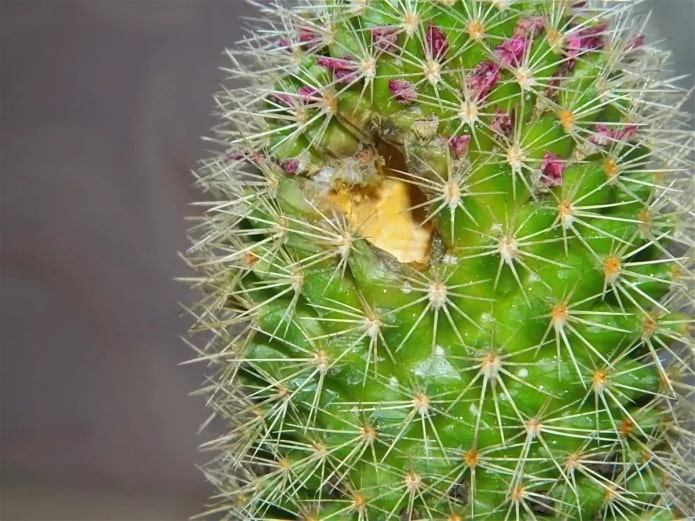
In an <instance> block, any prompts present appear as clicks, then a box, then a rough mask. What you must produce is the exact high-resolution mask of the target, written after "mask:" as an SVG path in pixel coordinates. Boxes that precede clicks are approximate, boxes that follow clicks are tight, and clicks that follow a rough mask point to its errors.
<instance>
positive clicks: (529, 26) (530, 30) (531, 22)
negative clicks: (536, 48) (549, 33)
mask: <svg viewBox="0 0 695 521" xmlns="http://www.w3.org/2000/svg"><path fill="white" fill-rule="evenodd" d="M544 28H545V18H543V17H542V16H527V17H525V18H522V19H521V20H519V21H518V22H517V24H516V28H515V29H514V36H523V37H524V38H534V37H535V36H537V35H539V34H540V33H541V32H542V31H543V29H544Z"/></svg>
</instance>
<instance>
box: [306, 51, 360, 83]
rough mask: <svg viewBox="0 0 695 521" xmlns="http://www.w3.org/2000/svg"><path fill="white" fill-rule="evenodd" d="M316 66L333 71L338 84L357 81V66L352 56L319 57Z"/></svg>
mask: <svg viewBox="0 0 695 521" xmlns="http://www.w3.org/2000/svg"><path fill="white" fill-rule="evenodd" d="M316 64H317V65H319V66H321V67H325V68H326V69H328V70H330V71H333V75H334V77H335V81H336V82H338V83H349V82H351V81H354V80H356V79H357V78H356V76H357V74H356V73H357V64H356V63H355V62H354V60H353V59H352V57H350V56H344V57H342V58H330V57H328V56H319V57H318V58H317V59H316Z"/></svg>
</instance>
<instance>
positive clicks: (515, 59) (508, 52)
mask: <svg viewBox="0 0 695 521" xmlns="http://www.w3.org/2000/svg"><path fill="white" fill-rule="evenodd" d="M528 47H529V41H528V40H527V39H526V38H524V37H523V36H512V37H511V38H510V39H509V40H505V41H504V42H502V43H501V44H499V45H498V46H497V48H496V49H495V51H494V54H495V57H496V58H497V59H498V60H499V61H500V63H501V64H502V65H505V66H507V67H518V66H519V65H521V62H522V61H523V60H524V55H525V54H526V51H528Z"/></svg>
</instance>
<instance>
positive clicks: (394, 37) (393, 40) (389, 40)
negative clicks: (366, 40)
mask: <svg viewBox="0 0 695 521" xmlns="http://www.w3.org/2000/svg"><path fill="white" fill-rule="evenodd" d="M369 32H370V33H371V34H372V42H373V43H374V45H375V46H376V48H377V49H379V50H380V51H384V52H389V51H393V50H394V49H396V47H397V44H398V29H397V28H395V27H387V26H384V27H374V28H372V29H370V30H369Z"/></svg>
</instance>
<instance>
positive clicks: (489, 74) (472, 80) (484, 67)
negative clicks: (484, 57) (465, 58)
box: [467, 61, 500, 101]
mask: <svg viewBox="0 0 695 521" xmlns="http://www.w3.org/2000/svg"><path fill="white" fill-rule="evenodd" d="M499 73H500V67H499V65H497V64H495V63H492V62H489V61H484V62H480V63H479V64H478V65H476V66H475V67H473V69H472V70H471V72H470V73H469V74H468V78H467V80H468V86H469V88H470V89H471V90H472V91H473V97H474V98H475V99H476V100H479V101H480V100H484V99H485V98H486V97H487V95H488V94H490V90H491V89H492V87H493V86H494V85H495V84H496V83H497V80H499Z"/></svg>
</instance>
